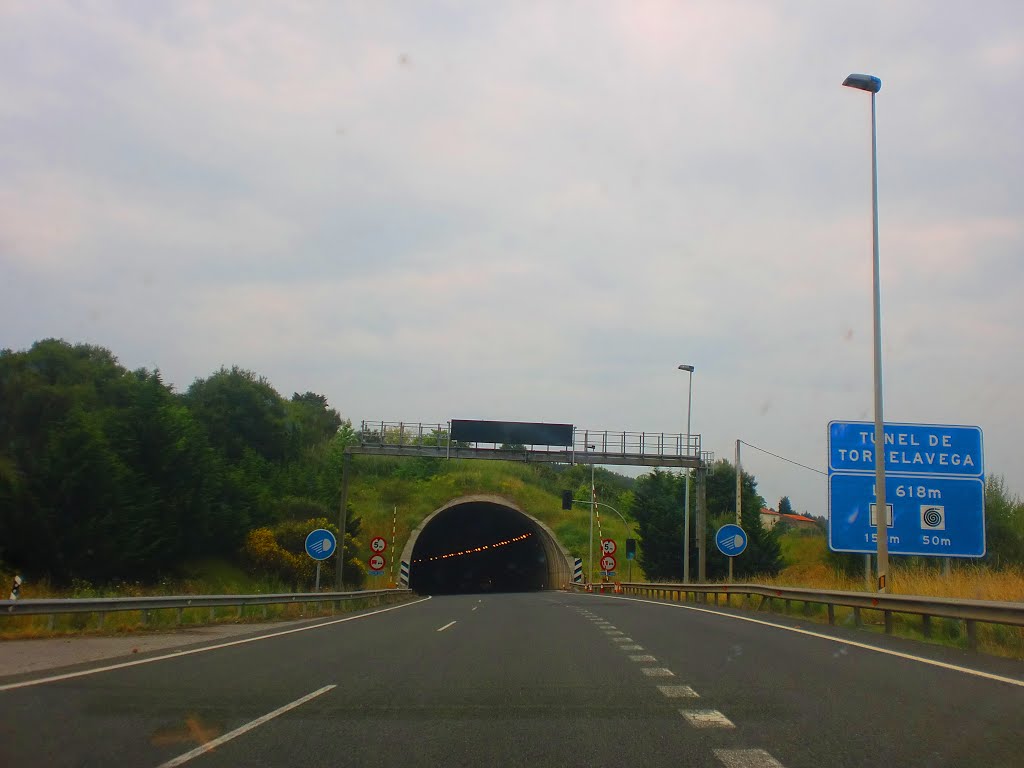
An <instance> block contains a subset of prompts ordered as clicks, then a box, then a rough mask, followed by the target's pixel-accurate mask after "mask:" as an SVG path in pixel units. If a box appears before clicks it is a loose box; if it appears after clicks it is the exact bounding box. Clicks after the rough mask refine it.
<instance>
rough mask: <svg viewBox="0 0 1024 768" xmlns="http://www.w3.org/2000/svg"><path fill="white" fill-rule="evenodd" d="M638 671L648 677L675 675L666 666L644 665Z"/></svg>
mask: <svg viewBox="0 0 1024 768" xmlns="http://www.w3.org/2000/svg"><path fill="white" fill-rule="evenodd" d="M640 671H641V672H643V673H644V674H645V675H647V676H648V677H675V673H673V672H672V670H671V669H668V668H667V667H644V668H643V669H641V670H640Z"/></svg>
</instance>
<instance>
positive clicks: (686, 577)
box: [679, 365, 693, 584]
mask: <svg viewBox="0 0 1024 768" xmlns="http://www.w3.org/2000/svg"><path fill="white" fill-rule="evenodd" d="M679 370H680V371H686V372H687V373H689V374H690V377H689V378H690V386H689V390H688V394H687V396H686V446H685V447H684V448H683V450H684V451H686V453H687V454H689V453H690V404H691V402H692V401H693V366H692V365H680V366H679ZM685 472H686V482H685V484H684V486H685V487H684V493H685V494H686V499H685V500H684V501H683V510H684V511H683V584H689V583H690V468H689V467H687V468H686V470H685Z"/></svg>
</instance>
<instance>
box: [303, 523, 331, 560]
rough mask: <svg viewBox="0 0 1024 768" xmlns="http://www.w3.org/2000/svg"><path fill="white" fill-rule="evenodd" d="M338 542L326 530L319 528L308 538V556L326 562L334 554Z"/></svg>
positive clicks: (310, 533)
mask: <svg viewBox="0 0 1024 768" xmlns="http://www.w3.org/2000/svg"><path fill="white" fill-rule="evenodd" d="M337 546H338V540H337V539H336V538H334V534H333V533H331V532H330V531H328V530H326V529H325V528H317V529H316V530H315V531H310V532H309V535H308V536H306V554H307V555H309V556H310V557H312V558H313V559H314V560H326V559H327V558H329V557H330V556H331V555H333V554H334V550H335V548H336V547H337Z"/></svg>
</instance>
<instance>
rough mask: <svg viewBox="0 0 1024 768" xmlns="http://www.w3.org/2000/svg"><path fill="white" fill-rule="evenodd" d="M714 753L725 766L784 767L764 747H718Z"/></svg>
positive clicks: (747, 767) (726, 767) (741, 767)
mask: <svg viewBox="0 0 1024 768" xmlns="http://www.w3.org/2000/svg"><path fill="white" fill-rule="evenodd" d="M714 753H715V757H717V758H718V759H719V760H720V761H721V763H722V765H724V766H725V768H784V767H783V765H782V763H780V762H779V761H778V760H776V759H775V758H774V757H772V756H771V755H769V754H768V753H767V752H765V751H764V750H763V749H716V750H714Z"/></svg>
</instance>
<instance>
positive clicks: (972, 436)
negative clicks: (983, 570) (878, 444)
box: [828, 421, 985, 557]
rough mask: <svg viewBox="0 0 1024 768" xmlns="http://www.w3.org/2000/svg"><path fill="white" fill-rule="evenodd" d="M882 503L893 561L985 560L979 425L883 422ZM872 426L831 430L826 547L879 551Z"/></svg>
mask: <svg viewBox="0 0 1024 768" xmlns="http://www.w3.org/2000/svg"><path fill="white" fill-rule="evenodd" d="M884 450H885V502H886V507H887V510H886V521H887V527H888V537H889V539H888V541H889V552H890V553H892V554H894V555H933V556H938V557H982V556H984V554H985V455H984V445H983V440H982V433H981V429H980V428H979V427H970V426H958V425H950V424H902V423H896V422H886V424H885V448H884ZM874 506H875V426H874V424H873V423H871V422H867V421H833V422H830V423H829V425H828V508H829V526H828V545H829V548H830V549H832V550H834V551H836V552H861V553H864V554H871V553H874V552H877V551H878V538H877V537H878V527H877V521H876V519H875V518H876V514H875V510H874Z"/></svg>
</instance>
